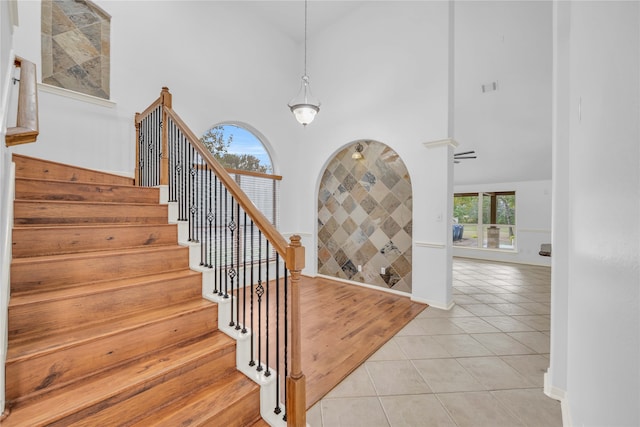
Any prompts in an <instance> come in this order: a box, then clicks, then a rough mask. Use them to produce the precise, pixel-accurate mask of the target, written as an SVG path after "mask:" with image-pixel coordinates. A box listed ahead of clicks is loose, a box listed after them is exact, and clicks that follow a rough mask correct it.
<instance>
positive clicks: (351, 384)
mask: <svg viewBox="0 0 640 427" xmlns="http://www.w3.org/2000/svg"><path fill="white" fill-rule="evenodd" d="M365 396H377V395H376V389H375V388H373V382H371V378H370V377H369V373H368V372H367V370H366V369H365V367H364V365H360V367H358V369H356V370H355V371H353V372H352V373H351V374H350V375H349V376H348V377H347V378H345V379H344V380H343V381H342V382H341V383H340V384H338V385H337V386H335V387H334V388H333V390H331V391H330V392H329V393H328V394H327V397H328V398H336V397H365Z"/></svg>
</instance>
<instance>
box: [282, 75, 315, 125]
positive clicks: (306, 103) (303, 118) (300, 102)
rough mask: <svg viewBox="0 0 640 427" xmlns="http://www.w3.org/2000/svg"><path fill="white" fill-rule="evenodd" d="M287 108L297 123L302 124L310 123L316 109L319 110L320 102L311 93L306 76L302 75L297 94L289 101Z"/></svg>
mask: <svg viewBox="0 0 640 427" xmlns="http://www.w3.org/2000/svg"><path fill="white" fill-rule="evenodd" d="M289 108H290V109H291V112H292V113H293V115H294V116H295V118H296V120H297V121H298V123H300V124H301V125H303V126H306V125H308V124H309V123H311V122H312V121H313V119H314V118H315V117H316V114H317V113H318V111H320V103H319V102H318V101H317V100H316V99H315V98H313V95H311V88H310V87H309V77H308V76H306V75H304V76H302V84H301V86H300V91H299V92H298V95H296V97H295V98H293V99H292V100H291V101H290V102H289Z"/></svg>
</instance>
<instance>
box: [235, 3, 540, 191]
mask: <svg viewBox="0 0 640 427" xmlns="http://www.w3.org/2000/svg"><path fill="white" fill-rule="evenodd" d="M378 1H382V0H378ZM424 1H428V0H424ZM364 3H366V2H363V1H337V0H335V1H334V0H315V1H310V2H309V3H308V32H309V39H311V38H313V37H314V35H316V34H318V33H321V32H322V30H324V29H327V28H328V27H330V26H331V25H332V24H334V23H335V22H337V21H339V20H341V19H343V18H344V17H345V16H347V15H349V14H352V13H356V11H357V9H358V8H359V7H361V6H362V5H363V4H364ZM391 3H393V2H391ZM416 3H417V1H416ZM243 4H246V5H247V6H249V7H248V8H247V9H248V10H250V11H251V12H252V13H255V14H256V16H257V17H259V18H260V19H262V20H264V21H266V22H269V23H271V24H272V25H273V27H275V28H278V29H279V30H280V31H282V32H283V33H284V34H286V35H287V36H288V37H290V38H292V39H293V40H295V41H296V42H300V43H301V42H302V41H303V39H304V1H303V0H290V1H268V0H258V1H247V2H243ZM454 10H455V27H454V28H455V71H454V72H455V78H454V82H455V85H454V86H455V87H454V105H455V108H454V124H455V125H454V135H451V136H453V138H454V139H455V140H456V141H457V142H458V143H459V144H460V146H459V147H458V149H457V150H456V151H469V150H475V151H476V153H477V156H478V158H477V159H474V160H463V161H462V162H461V163H460V164H457V165H455V169H454V181H455V183H456V184H477V183H501V182H517V181H530V180H549V179H551V71H552V70H551V65H552V63H551V58H552V56H551V55H552V40H551V35H552V31H551V30H552V27H551V24H552V21H551V20H552V14H551V2H550V1H532V2H522V1H489V2H484V1H483V2H480V1H466V2H456V3H455V9H454ZM315 42H316V43H317V42H319V41H318V40H315ZM494 81H496V82H498V90H497V91H494V92H488V93H483V92H482V89H481V88H482V85H483V84H486V83H491V82H494Z"/></svg>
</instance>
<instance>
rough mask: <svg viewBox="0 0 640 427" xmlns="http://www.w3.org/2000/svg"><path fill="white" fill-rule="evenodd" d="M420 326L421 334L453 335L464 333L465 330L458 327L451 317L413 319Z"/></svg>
mask: <svg viewBox="0 0 640 427" xmlns="http://www.w3.org/2000/svg"><path fill="white" fill-rule="evenodd" d="M412 322H414V323H416V325H417V326H418V327H419V328H420V330H421V331H422V333H421V334H420V335H451V334H463V333H464V331H463V330H462V329H460V328H459V327H457V326H456V325H455V323H453V322H452V319H450V318H432V319H424V318H422V319H413V321H412Z"/></svg>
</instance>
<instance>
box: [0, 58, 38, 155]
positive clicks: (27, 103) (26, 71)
mask: <svg viewBox="0 0 640 427" xmlns="http://www.w3.org/2000/svg"><path fill="white" fill-rule="evenodd" d="M14 65H15V67H16V68H20V78H19V79H15V80H14V83H16V82H18V81H19V82H20V89H18V117H17V120H16V126H14V127H8V128H7V133H6V135H5V144H6V145H7V147H9V146H12V145H18V144H26V143H28V142H35V141H36V140H37V139H38V134H39V133H40V132H39V130H38V86H37V81H36V65H35V64H34V63H33V62H30V61H27V60H26V59H22V58H20V57H17V56H16V58H15V61H14Z"/></svg>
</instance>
